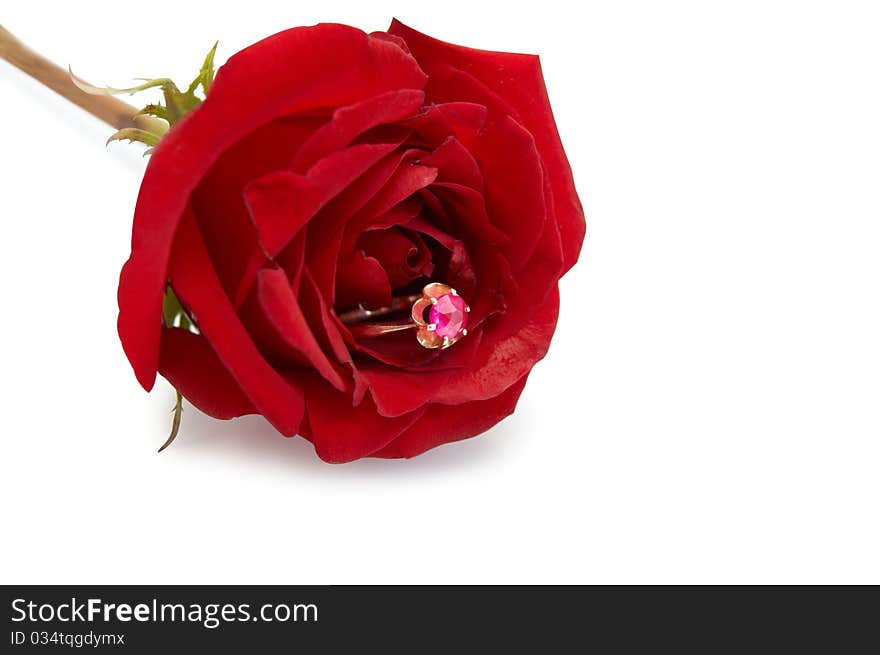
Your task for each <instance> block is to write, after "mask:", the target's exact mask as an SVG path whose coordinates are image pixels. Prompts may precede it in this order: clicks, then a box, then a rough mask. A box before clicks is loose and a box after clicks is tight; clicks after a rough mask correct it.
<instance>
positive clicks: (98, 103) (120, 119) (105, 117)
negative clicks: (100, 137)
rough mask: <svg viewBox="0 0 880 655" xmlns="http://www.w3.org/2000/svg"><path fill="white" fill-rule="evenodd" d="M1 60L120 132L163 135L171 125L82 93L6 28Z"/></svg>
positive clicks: (1, 33)
mask: <svg viewBox="0 0 880 655" xmlns="http://www.w3.org/2000/svg"><path fill="white" fill-rule="evenodd" d="M0 59H5V60H6V61H8V62H9V63H10V64H12V65H13V66H15V67H16V68H17V69H19V70H20V71H22V72H23V73H25V74H26V75H29V76H31V77H32V78H34V79H35V80H37V81H38V82H40V83H41V84H43V85H45V86H47V87H49V88H50V89H52V90H53V91H55V93H57V94H59V95H60V96H62V97H64V98H67V99H68V100H70V102H72V103H74V104H75V105H78V106H80V107H82V108H83V109H85V110H86V111H87V112H89V113H90V114H91V115H92V116H95V117H96V118H100V119H101V120H102V121H104V122H105V123H107V124H108V125H112V126H113V127H115V128H117V129H122V128H126V127H137V128H140V129H142V130H147V131H151V132H153V131H156V130H158V133H160V134H161V133H162V132H164V131H165V130H166V129H167V125H165V124H164V123H162V122H161V121H159V120H158V119H155V118H153V117H152V116H138V115H137V111H138V110H137V109H136V108H135V107H132V106H131V105H129V104H128V103H126V102H123V101H122V100H119V99H118V98H114V97H112V96H101V95H91V94H89V93H86V92H85V91H82V90H81V89H79V88H78V87H77V86H76V85H75V84H74V83H73V82H72V81H71V79H70V73H69V72H68V71H66V70H64V69H63V68H61V66H58V65H57V64H55V63H53V62H51V61H49V60H48V59H46V58H45V57H44V56H43V55H41V54H39V53H37V52H34V51H33V50H31V49H30V48H28V47H27V46H26V45H25V44H24V43H22V42H21V41H19V40H18V39H17V38H16V37H15V36H13V34H12V33H11V32H9V31H8V30H7V29H6V28H4V27H3V26H2V25H0Z"/></svg>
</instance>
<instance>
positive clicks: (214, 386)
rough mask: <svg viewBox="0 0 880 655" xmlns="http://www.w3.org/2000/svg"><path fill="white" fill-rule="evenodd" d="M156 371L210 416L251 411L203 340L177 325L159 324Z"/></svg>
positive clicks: (235, 384) (231, 416) (240, 391)
mask: <svg viewBox="0 0 880 655" xmlns="http://www.w3.org/2000/svg"><path fill="white" fill-rule="evenodd" d="M159 372H160V373H161V374H162V377H164V378H165V379H166V380H168V381H169V382H170V383H171V384H172V385H173V386H174V388H176V389H177V390H178V391H179V392H180V393H181V394H183V397H184V398H186V399H187V400H188V401H189V402H191V403H192V404H193V405H195V406H196V407H198V408H199V409H200V410H201V411H203V412H204V413H205V414H208V415H209V416H213V417H214V418H221V419H229V418H235V417H236V416H244V415H245V414H253V413H254V412H255V411H256V410H255V409H254V405H253V403H251V401H250V400H248V398H247V396H245V395H244V392H242V390H241V387H239V386H238V383H237V382H236V381H235V378H233V377H232V376H231V375H230V374H229V371H227V370H226V367H224V366H223V363H222V362H221V361H220V360H219V359H217V354H216V353H215V352H214V350H213V349H212V348H211V344H209V343H208V342H207V340H206V339H205V338H204V337H202V336H200V335H198V334H193V333H192V332H189V331H188V330H182V329H180V328H162V349H161V351H160V353H159Z"/></svg>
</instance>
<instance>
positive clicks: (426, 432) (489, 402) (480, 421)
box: [371, 377, 526, 459]
mask: <svg viewBox="0 0 880 655" xmlns="http://www.w3.org/2000/svg"><path fill="white" fill-rule="evenodd" d="M525 384H526V378H525V377H523V378H521V379H520V380H518V381H517V382H515V383H514V384H513V385H511V386H510V387H508V388H507V389H505V390H504V391H503V392H502V393H500V394H499V395H497V396H494V397H492V398H488V399H486V400H478V401H474V402H469V403H464V404H461V405H456V406H454V407H448V406H445V405H429V406H428V410H427V411H426V412H425V413H424V414H423V415H422V416H421V418H419V420H418V421H416V422H415V423H414V424H413V425H412V426H411V427H410V428H408V429H407V430H406V431H405V432H403V433H402V434H401V435H400V436H399V437H397V438H396V439H395V440H394V441H392V442H391V443H389V444H388V445H387V446H385V447H384V448H383V449H382V450H379V451H376V452H374V453H372V455H371V456H372V457H382V458H386V459H394V458H399V457H415V456H416V455H420V454H421V453H423V452H425V451H426V450H430V449H431V448H436V447H437V446H440V445H443V444H445V443H451V442H453V441H461V440H462V439H468V438H470V437H474V436H476V435H478V434H480V433H482V432H485V431H486V430H488V429H489V428H491V427H492V426H494V425H496V424H497V423H498V422H499V421H501V420H502V419H504V418H506V417H507V416H510V415H511V414H512V413H513V410H514V409H515V408H516V403H517V401H518V400H519V397H520V394H521V393H522V390H523V388H524V387H525Z"/></svg>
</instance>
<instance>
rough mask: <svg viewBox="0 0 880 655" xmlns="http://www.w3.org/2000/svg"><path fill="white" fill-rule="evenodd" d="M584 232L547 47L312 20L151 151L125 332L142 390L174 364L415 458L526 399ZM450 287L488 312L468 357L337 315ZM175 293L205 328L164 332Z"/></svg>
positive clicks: (261, 403) (367, 446) (219, 412)
mask: <svg viewBox="0 0 880 655" xmlns="http://www.w3.org/2000/svg"><path fill="white" fill-rule="evenodd" d="M583 235H584V217H583V211H582V209H581V206H580V203H579V201H578V197H577V194H576V192H575V188H574V184H573V182H572V176H571V171H570V168H569V165H568V162H567V160H566V157H565V153H564V151H563V149H562V144H561V143H560V141H559V137H558V134H557V132H556V126H555V124H554V121H553V116H552V113H551V110H550V105H549V103H548V99H547V94H546V90H545V88H544V82H543V78H542V75H541V68H540V64H539V62H538V58H537V57H534V56H530V55H520V54H506V53H496V52H487V51H481V50H472V49H469V48H463V47H460V46H456V45H451V44H448V43H443V42H440V41H437V40H435V39H432V38H430V37H427V36H425V35H423V34H420V33H418V32H416V31H414V30H412V29H410V28H408V27H406V26H404V25H402V24H400V23H398V22H396V21H395V22H394V23H392V25H391V27H390V29H389V30H388V32H387V33H385V32H379V33H374V34H371V35H367V34H365V33H363V32H361V31H359V30H357V29H354V28H351V27H346V26H344V25H317V26H315V27H303V28H295V29H291V30H287V31H285V32H281V33H279V34H276V35H274V36H271V37H269V38H267V39H265V40H263V41H260V42H259V43H256V44H254V45H252V46H250V47H248V48H246V49H245V50H243V51H241V52H239V53H238V54H236V55H235V56H233V57H232V58H231V59H230V60H229V61H228V62H227V63H226V64H225V65H224V66H223V67H222V68H221V69H220V70H219V71H218V74H217V77H216V80H215V81H214V83H213V85H212V86H211V89H210V92H209V93H208V96H207V99H206V100H205V101H204V102H203V103H202V104H201V105H200V106H199V107H198V108H196V109H195V110H193V111H192V112H191V113H190V114H189V115H188V116H186V118H184V119H183V120H182V121H180V122H179V123H177V124H176V125H175V126H174V127H173V128H172V129H171V130H170V131H169V132H168V134H167V135H165V136H164V137H163V139H162V141H161V142H160V143H159V145H158V147H157V148H156V150H155V153H154V154H153V156H152V160H151V161H150V164H149V166H148V167H147V171H146V175H145V176H144V180H143V184H142V186H141V190H140V195H139V198H138V203H137V210H136V213H135V219H134V231H133V236H132V253H131V258H130V259H129V261H128V262H127V263H126V265H125V267H124V268H123V271H122V275H121V279H120V285H119V308H120V312H119V334H120V337H121V339H122V344H123V347H124V348H125V352H126V354H127V355H128V358H129V360H130V361H131V364H132V367H133V368H134V371H135V373H136V374H137V377H138V380H139V381H140V383H141V384H142V385H143V386H144V388H146V389H147V390H149V389H150V388H151V387H152V386H153V383H154V381H155V377H156V373H157V371H158V372H159V373H160V374H162V375H163V376H164V377H165V378H167V379H168V381H169V382H170V383H171V384H173V385H174V386H175V387H176V388H177V389H178V390H179V391H180V392H181V393H182V394H183V396H184V397H185V398H187V399H188V400H189V401H190V402H191V403H192V404H194V405H195V406H196V407H198V408H200V409H201V410H202V411H204V412H206V413H208V414H210V415H211V416H215V417H217V418H231V417H235V416H240V415H243V414H253V413H259V414H262V415H263V416H264V417H265V418H266V419H267V420H268V421H269V422H270V423H271V424H272V425H273V426H274V427H275V428H276V429H277V430H278V431H279V432H281V433H282V434H283V435H286V436H292V435H294V434H297V433H299V434H302V435H303V436H305V437H306V438H308V439H310V440H311V441H312V442H313V443H314V445H315V449H316V451H317V453H318V455H319V456H320V457H321V458H322V459H325V460H327V461H330V462H345V461H350V460H353V459H357V458H360V457H365V456H375V457H411V456H413V455H417V454H419V453H421V452H423V451H425V450H427V449H429V448H433V447H434V446H437V445H440V444H442V443H446V442H450V441H455V440H458V439H464V438H466V437H470V436H473V435H476V434H478V433H480V432H482V431H484V430H486V429H488V428H489V427H491V426H492V425H494V424H495V423H497V422H498V421H500V420H501V419H502V418H504V417H505V416H507V415H509V414H510V413H511V412H512V411H513V409H514V406H515V405H516V401H517V399H518V397H519V395H520V393H521V392H522V389H523V386H524V385H525V381H526V377H527V376H528V374H529V371H530V370H531V368H532V366H533V365H534V364H535V362H537V361H538V360H539V359H541V358H542V357H543V356H544V354H545V353H546V352H547V348H548V345H549V343H550V339H551V337H552V334H553V330H554V328H555V325H556V316H557V310H558V306H559V294H558V289H557V282H558V280H559V278H560V276H561V275H562V274H563V273H564V272H565V271H566V270H568V268H569V267H571V266H572V264H574V262H575V261H576V260H577V257H578V253H579V251H580V247H581V242H582V240H583ZM431 281H437V282H443V283H445V284H448V285H450V286H452V287H455V288H456V289H457V290H458V293H459V294H460V296H461V297H462V298H465V299H467V301H468V303H469V304H470V306H471V307H472V311H471V313H470V314H469V316H468V318H469V324H468V334H467V336H466V337H465V338H462V339H461V340H460V341H459V342H457V343H455V345H454V346H452V347H449V348H447V349H442V350H440V349H427V348H423V347H422V346H421V345H420V344H419V342H418V341H417V340H416V339H415V338H414V334H413V333H412V332H411V331H405V332H396V333H393V334H388V335H385V336H382V337H378V338H376V337H373V338H365V337H361V336H358V335H357V334H353V333H352V330H351V329H350V326H349V325H348V324H347V323H345V322H343V321H342V320H341V319H340V315H341V314H343V312H345V311H346V310H350V309H351V308H352V307H357V306H358V305H361V306H363V307H365V308H376V307H384V306H388V305H390V304H391V301H392V297H394V296H399V295H401V294H404V295H405V294H407V293H412V290H413V289H420V288H421V286H422V285H424V284H426V283H428V282H431ZM168 288H171V289H173V293H174V294H175V296H176V297H177V298H179V301H180V303H181V305H182V306H183V307H184V308H185V310H186V311H187V313H188V314H189V316H190V317H191V318H192V319H193V321H194V322H195V324H196V325H197V328H198V333H194V332H192V331H189V330H186V329H180V328H178V327H169V326H167V324H166V325H163V321H162V311H163V298H164V297H165V293H166V289H168Z"/></svg>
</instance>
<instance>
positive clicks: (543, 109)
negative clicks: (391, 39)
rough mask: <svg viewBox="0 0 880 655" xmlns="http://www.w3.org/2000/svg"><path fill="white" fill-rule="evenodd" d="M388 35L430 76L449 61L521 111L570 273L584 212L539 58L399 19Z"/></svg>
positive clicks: (581, 234) (580, 240)
mask: <svg viewBox="0 0 880 655" xmlns="http://www.w3.org/2000/svg"><path fill="white" fill-rule="evenodd" d="M388 32H389V33H390V34H394V35H397V36H400V37H402V38H403V39H404V40H405V41H406V44H407V46H408V47H409V50H410V51H411V52H412V54H413V55H414V56H415V58H416V59H417V60H418V61H419V63H420V64H422V68H423V69H424V70H425V71H426V72H427V73H428V74H430V73H431V70H430V64H431V62H432V61H439V62H445V63H447V64H450V65H452V66H455V67H456V68H459V69H461V70H463V71H466V72H468V73H470V74H471V75H473V76H474V77H475V78H477V79H478V80H480V81H481V82H483V83H484V84H485V85H486V86H488V87H489V88H491V89H497V90H498V93H499V94H500V95H501V96H502V97H503V98H504V99H505V100H506V101H507V102H509V103H510V104H511V105H512V106H513V107H514V108H515V109H516V111H517V112H518V113H519V116H520V118H521V121H522V123H523V125H524V126H525V127H526V129H528V130H529V132H531V133H532V135H533V136H534V137H535V142H536V143H537V145H538V151H539V152H540V154H541V158H542V159H543V160H544V163H545V164H546V166H547V172H548V174H549V176H550V180H551V185H552V188H553V196H554V198H555V203H556V217H557V220H558V221H559V226H560V232H561V233H562V243H563V245H564V248H565V268H566V270H567V269H569V268H571V266H572V265H573V264H574V263H575V262H576V261H577V258H578V255H579V253H580V249H581V244H582V243H583V240H584V231H585V229H586V224H585V221H584V210H583V208H582V207H581V203H580V200H579V199H578V196H577V191H576V190H575V187H574V179H573V178H572V174H571V166H570V165H569V163H568V158H567V157H566V156H565V150H564V149H563V147H562V142H561V141H560V139H559V132H558V131H557V129H556V122H555V121H554V120H553V111H552V109H551V108H550V100H549V98H548V97H547V88H546V86H545V84H544V76H543V74H542V72H541V64H540V61H539V60H538V57H536V56H534V55H523V54H513V53H506V52H491V51H488V50H475V49H473V48H465V47H463V46H459V45H454V44H451V43H445V42H443V41H439V40H438V39H434V38H432V37H430V36H427V35H425V34H422V33H420V32H417V31H416V30H414V29H412V28H410V27H407V26H406V25H404V24H403V23H401V22H399V21H398V20H396V19H395V20H394V21H392V23H391V26H390V27H389V28H388ZM429 100H430V98H429Z"/></svg>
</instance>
